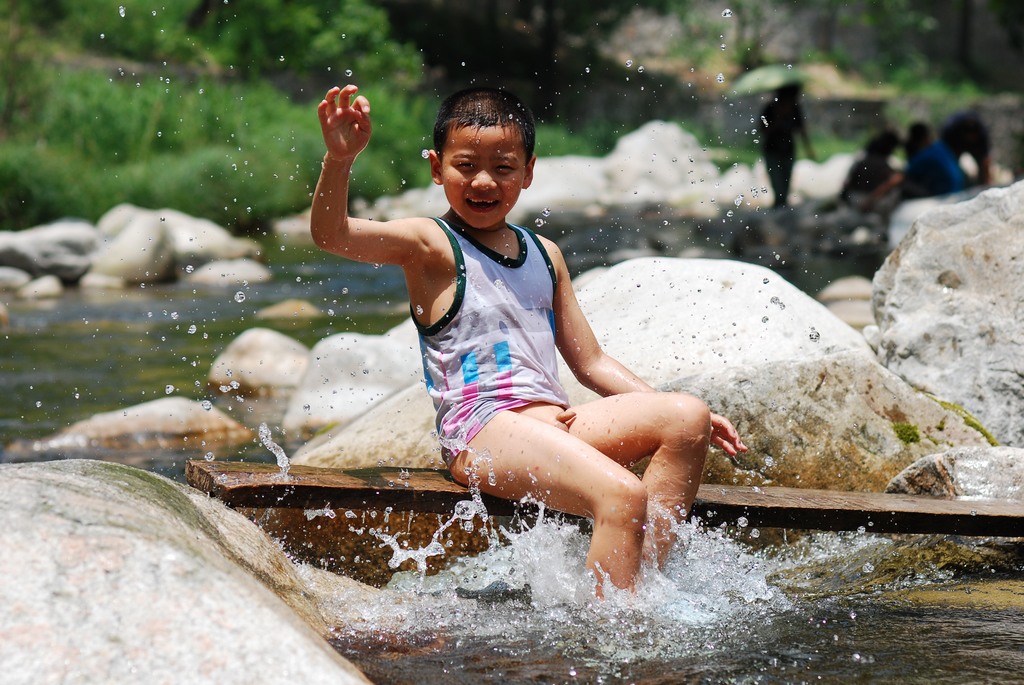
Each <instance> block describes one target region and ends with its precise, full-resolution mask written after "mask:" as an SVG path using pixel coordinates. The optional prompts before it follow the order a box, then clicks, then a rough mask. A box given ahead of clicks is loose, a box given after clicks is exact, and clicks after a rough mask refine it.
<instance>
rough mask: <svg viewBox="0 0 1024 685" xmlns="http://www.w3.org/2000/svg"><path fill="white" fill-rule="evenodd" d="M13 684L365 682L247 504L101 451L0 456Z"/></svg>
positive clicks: (0, 530) (0, 544)
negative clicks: (107, 457)
mask: <svg viewBox="0 0 1024 685" xmlns="http://www.w3.org/2000/svg"><path fill="white" fill-rule="evenodd" d="M0 490H2V491H3V493H4V496H3V498H0V548H2V549H3V554H0V576H2V577H3V579H4V580H3V582H2V583H0V636H2V639H0V664H3V676H2V679H3V681H4V682H8V683H195V684H197V685H199V684H205V683H209V684H211V685H212V684H213V683H217V684H218V685H226V684H231V683H238V684H240V685H241V684H243V683H255V682H259V683H324V684H325V685H326V684H331V685H349V684H354V683H362V684H366V683H369V681H368V680H367V679H366V678H365V677H364V676H363V675H362V674H361V673H360V672H359V671H358V669H356V668H355V667H354V666H352V665H351V664H350V663H349V662H347V661H346V660H345V659H343V658H342V657H341V656H339V655H338V653H337V652H336V651H335V650H334V649H332V648H331V647H330V646H329V644H328V643H327V642H326V640H325V639H324V637H325V636H326V635H327V634H328V626H327V625H326V624H325V623H324V620H323V617H322V616H321V613H320V610H319V608H318V606H317V604H316V603H315V601H314V598H313V597H311V595H310V592H309V589H310V588H309V587H308V586H307V584H306V582H305V581H303V579H302V578H301V577H300V575H299V574H298V573H297V572H296V569H295V568H294V567H293V566H292V564H291V562H289V561H288V559H287V558H286V557H285V555H284V553H283V552H282V551H281V550H280V548H279V547H278V546H277V545H276V544H275V543H274V542H273V541H271V540H270V539H269V538H268V537H267V536H266V534H265V533H263V532H262V531H261V530H260V529H259V528H257V527H256V526H255V525H254V524H253V523H251V522H250V521H248V520H247V519H245V518H244V517H243V516H241V515H240V514H238V513H236V512H233V511H230V510H228V509H227V508H226V507H224V506H223V505H222V504H220V503H219V502H217V501H216V500H212V499H210V498H208V497H207V496H206V495H204V494H201V493H199V492H197V491H195V490H192V489H191V488H188V487H185V486H182V485H178V484H176V483H173V482H171V481H169V480H167V479H164V478H162V477H160V476H157V475H155V474H152V473H148V472H145V471H141V470H139V469H134V468H131V467H126V466H121V465H116V464H109V463H104V462H98V461H76V460H69V461H60V462H50V463H36V464H20V465H3V466H0Z"/></svg>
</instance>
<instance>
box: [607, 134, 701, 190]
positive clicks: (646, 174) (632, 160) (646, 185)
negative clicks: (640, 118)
mask: <svg viewBox="0 0 1024 685" xmlns="http://www.w3.org/2000/svg"><path fill="white" fill-rule="evenodd" d="M604 168H605V174H606V176H607V178H608V190H609V196H608V197H607V198H606V202H607V203H609V204H625V205H629V204H634V203H660V202H668V203H669V204H671V205H675V206H683V205H689V204H697V203H698V202H699V201H700V200H704V199H707V198H709V197H711V196H713V194H714V183H715V181H716V180H717V179H718V176H719V174H718V167H716V166H715V164H714V163H713V162H712V161H711V159H710V158H709V157H708V154H707V152H706V151H705V150H704V149H703V148H702V146H701V144H700V143H699V142H698V141H697V139H696V138H695V137H694V136H693V135H691V134H690V133H687V132H686V131H685V130H683V129H682V127H680V126H679V125H678V124H674V123H669V122H665V121H652V122H648V123H646V124H644V125H643V126H641V127H640V128H639V129H637V130H635V131H632V132H631V133H628V134H626V135H624V136H622V138H620V139H619V140H618V142H617V143H616V144H615V148H614V149H613V150H612V151H611V153H609V154H608V156H606V157H605V158H604Z"/></svg>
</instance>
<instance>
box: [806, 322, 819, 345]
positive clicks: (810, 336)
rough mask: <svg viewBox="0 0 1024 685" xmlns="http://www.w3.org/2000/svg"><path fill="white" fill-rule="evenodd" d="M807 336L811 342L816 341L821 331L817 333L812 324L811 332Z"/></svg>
mask: <svg viewBox="0 0 1024 685" xmlns="http://www.w3.org/2000/svg"><path fill="white" fill-rule="evenodd" d="M807 337H808V338H810V339H811V342H818V341H819V340H821V333H819V332H818V331H817V329H815V328H814V326H811V332H810V334H809V335H808V336H807Z"/></svg>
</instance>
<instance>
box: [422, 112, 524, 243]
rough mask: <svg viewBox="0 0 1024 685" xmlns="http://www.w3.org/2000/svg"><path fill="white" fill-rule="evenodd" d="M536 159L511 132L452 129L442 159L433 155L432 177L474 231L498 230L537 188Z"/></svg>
mask: <svg viewBox="0 0 1024 685" xmlns="http://www.w3.org/2000/svg"><path fill="white" fill-rule="evenodd" d="M536 159H537V158H536V156H534V157H532V158H530V159H527V158H526V151H525V150H524V148H523V143H522V140H521V138H520V135H519V132H518V131H517V130H516V129H514V128H512V127H510V126H486V127H476V126H463V127H452V128H451V130H449V131H448V138H447V140H446V141H445V145H444V149H443V150H441V152H440V154H439V153H438V151H436V150H433V151H431V153H430V173H431V176H433V178H434V183H436V184H438V185H440V186H444V194H445V197H447V199H448V203H449V204H450V205H451V207H452V209H453V210H454V211H455V213H456V214H458V215H459V218H461V219H462V220H463V221H464V222H465V223H466V224H467V225H468V226H470V227H471V228H475V229H477V230H481V231H487V230H497V229H500V228H504V227H505V217H506V216H507V215H508V213H509V212H510V211H511V210H512V208H513V207H514V206H515V204H516V201H517V200H518V199H519V194H520V192H522V190H523V189H524V188H529V187H530V184H531V183H532V182H533V166H534V162H535V161H536Z"/></svg>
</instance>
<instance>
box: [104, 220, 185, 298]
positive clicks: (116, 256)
mask: <svg viewBox="0 0 1024 685" xmlns="http://www.w3.org/2000/svg"><path fill="white" fill-rule="evenodd" d="M89 273H90V274H99V275H101V276H108V277H114V278H119V279H121V280H122V281H124V282H125V283H130V284H139V283H163V282H167V281H172V280H174V279H175V278H176V276H177V274H176V261H175V256H174V238H173V236H172V235H171V234H170V232H169V231H168V230H167V227H166V225H165V224H164V223H163V222H162V221H161V220H160V217H159V216H158V215H156V214H153V213H138V214H136V215H134V216H133V217H132V218H131V220H130V221H129V222H128V223H127V224H126V225H124V226H123V227H121V229H120V230H119V231H118V232H117V233H116V235H115V236H114V237H113V238H112V239H111V240H110V241H109V242H107V243H106V244H105V245H104V246H103V248H102V249H101V250H100V252H99V254H97V255H96V258H95V260H94V262H93V265H92V269H90V272H89Z"/></svg>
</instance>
